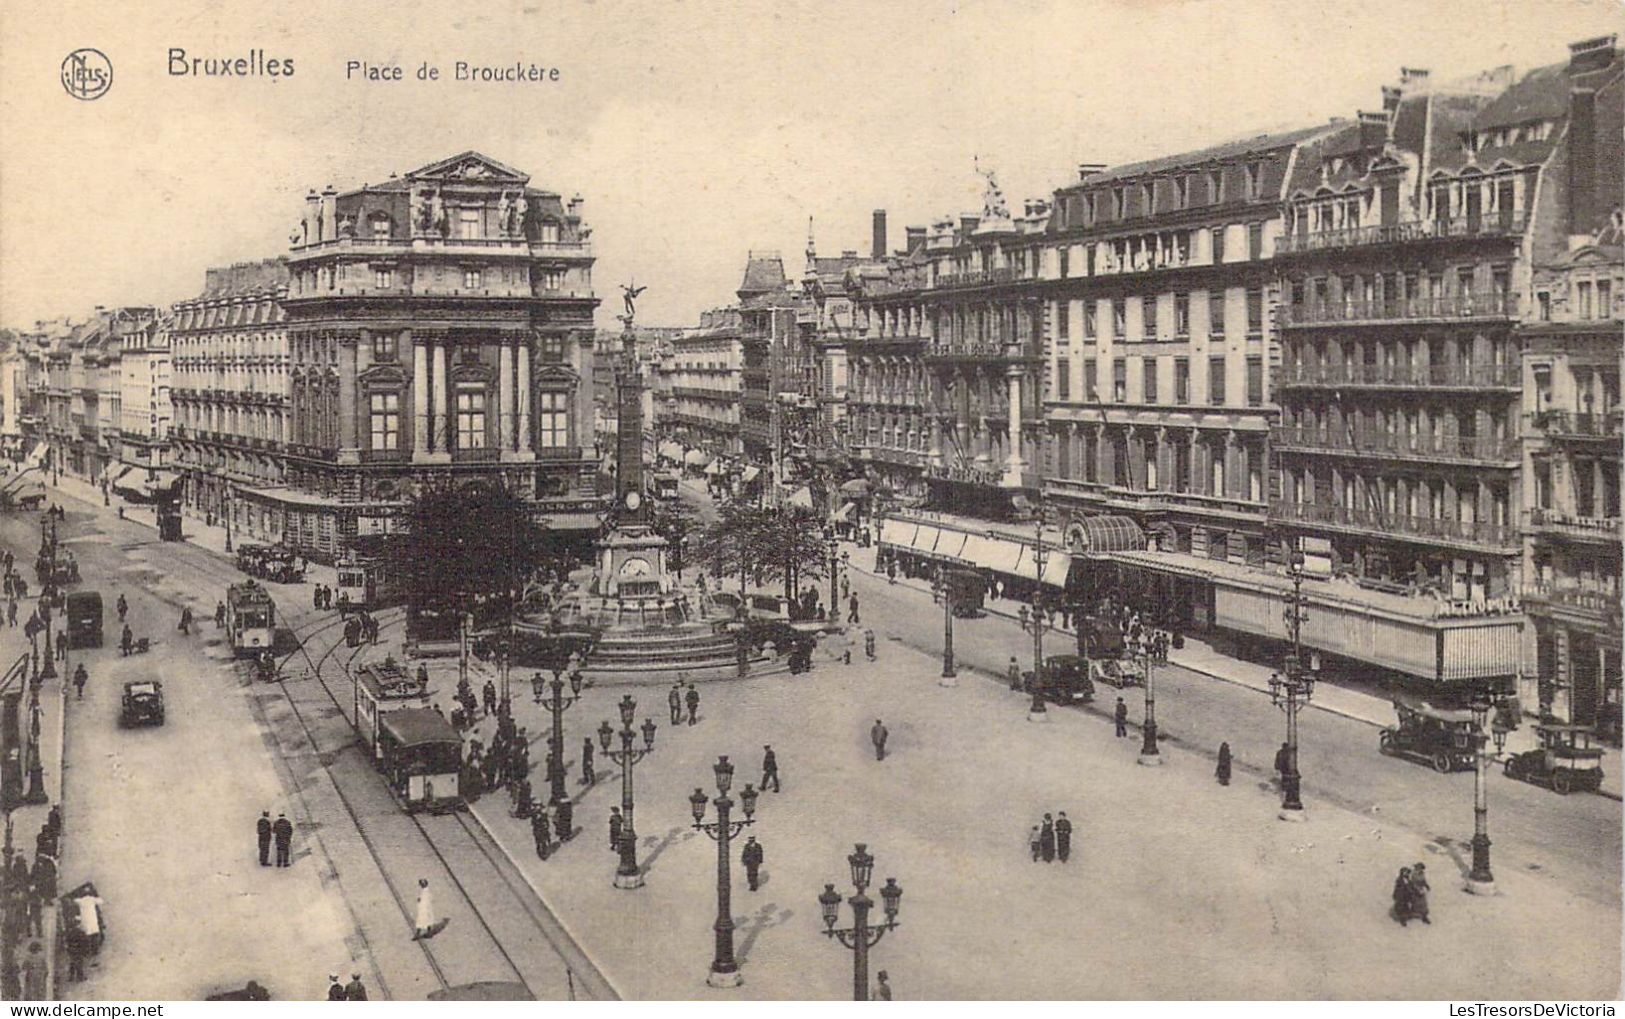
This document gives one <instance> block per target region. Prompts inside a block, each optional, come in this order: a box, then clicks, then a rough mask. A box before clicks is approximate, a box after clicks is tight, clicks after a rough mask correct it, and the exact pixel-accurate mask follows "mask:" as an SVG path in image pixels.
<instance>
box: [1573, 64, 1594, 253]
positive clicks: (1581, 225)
mask: <svg viewBox="0 0 1625 1019" xmlns="http://www.w3.org/2000/svg"><path fill="white" fill-rule="evenodd" d="M1596 164H1597V92H1596V90H1595V89H1589V88H1577V89H1575V90H1574V91H1572V92H1570V93H1569V247H1570V248H1571V249H1572V248H1573V247H1574V246H1575V242H1574V239H1575V238H1577V237H1581V238H1587V239H1589V237H1590V235H1591V219H1592V212H1593V210H1592V207H1591V205H1592V201H1593V197H1594V196H1593V192H1595V190H1596V181H1597V166H1596Z"/></svg>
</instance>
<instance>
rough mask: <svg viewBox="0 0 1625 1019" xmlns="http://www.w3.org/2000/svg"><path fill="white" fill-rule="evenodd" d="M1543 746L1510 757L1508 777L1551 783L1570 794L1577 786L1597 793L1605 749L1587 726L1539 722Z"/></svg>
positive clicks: (1541, 744) (1540, 783)
mask: <svg viewBox="0 0 1625 1019" xmlns="http://www.w3.org/2000/svg"><path fill="white" fill-rule="evenodd" d="M1535 733H1536V735H1538V736H1539V737H1540V746H1539V747H1537V748H1536V749H1534V750H1525V751H1524V752H1523V753H1521V754H1512V755H1511V756H1509V757H1508V758H1507V759H1506V764H1505V765H1504V767H1505V768H1506V774H1507V778H1516V779H1521V780H1523V781H1525V782H1532V783H1535V784H1536V785H1549V786H1551V787H1552V790H1553V791H1554V792H1557V793H1560V794H1562V795H1564V796H1567V795H1568V794H1569V793H1571V792H1573V791H1575V790H1576V789H1578V790H1580V791H1582V792H1588V793H1594V792H1596V791H1597V789H1598V787H1600V786H1601V785H1602V748H1601V747H1594V746H1592V745H1591V742H1592V739H1593V738H1594V733H1593V732H1592V730H1591V727H1590V726H1584V725H1556V724H1553V725H1537V726H1535Z"/></svg>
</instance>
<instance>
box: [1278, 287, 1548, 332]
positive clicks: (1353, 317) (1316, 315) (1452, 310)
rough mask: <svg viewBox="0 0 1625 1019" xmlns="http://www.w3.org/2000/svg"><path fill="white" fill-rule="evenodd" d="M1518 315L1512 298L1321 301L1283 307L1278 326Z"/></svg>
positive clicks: (1470, 296) (1462, 296)
mask: <svg viewBox="0 0 1625 1019" xmlns="http://www.w3.org/2000/svg"><path fill="white" fill-rule="evenodd" d="M1517 315H1518V297H1517V295H1516V294H1459V295H1457V296H1455V297H1411V298H1400V299H1395V300H1384V301H1375V300H1372V301H1366V300H1350V301H1323V302H1320V303H1318V304H1312V303H1307V302H1306V303H1304V304H1283V305H1281V308H1280V316H1281V325H1283V326H1307V325H1336V324H1340V323H1342V324H1353V323H1361V322H1429V321H1454V320H1476V319H1511V318H1516V317H1517Z"/></svg>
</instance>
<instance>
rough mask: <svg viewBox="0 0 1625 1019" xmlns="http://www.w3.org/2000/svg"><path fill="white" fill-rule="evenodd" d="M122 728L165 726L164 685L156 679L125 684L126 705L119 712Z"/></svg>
mask: <svg viewBox="0 0 1625 1019" xmlns="http://www.w3.org/2000/svg"><path fill="white" fill-rule="evenodd" d="M118 722H119V725H120V726H121V727H124V728H129V727H130V726H132V725H163V724H164V684H162V683H160V682H158V681H157V680H156V679H144V680H138V681H136V682H133V683H125V684H124V703H123V706H122V707H121V708H120V710H119V716H118Z"/></svg>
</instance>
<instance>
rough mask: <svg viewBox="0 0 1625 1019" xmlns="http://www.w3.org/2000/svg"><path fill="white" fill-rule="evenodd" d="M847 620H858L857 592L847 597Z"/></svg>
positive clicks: (855, 621) (853, 621) (854, 621)
mask: <svg viewBox="0 0 1625 1019" xmlns="http://www.w3.org/2000/svg"><path fill="white" fill-rule="evenodd" d="M846 621H847V622H848V623H853V624H856V623H857V622H858V596H857V595H855V594H854V595H851V596H850V597H848V598H847V599H846Z"/></svg>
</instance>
